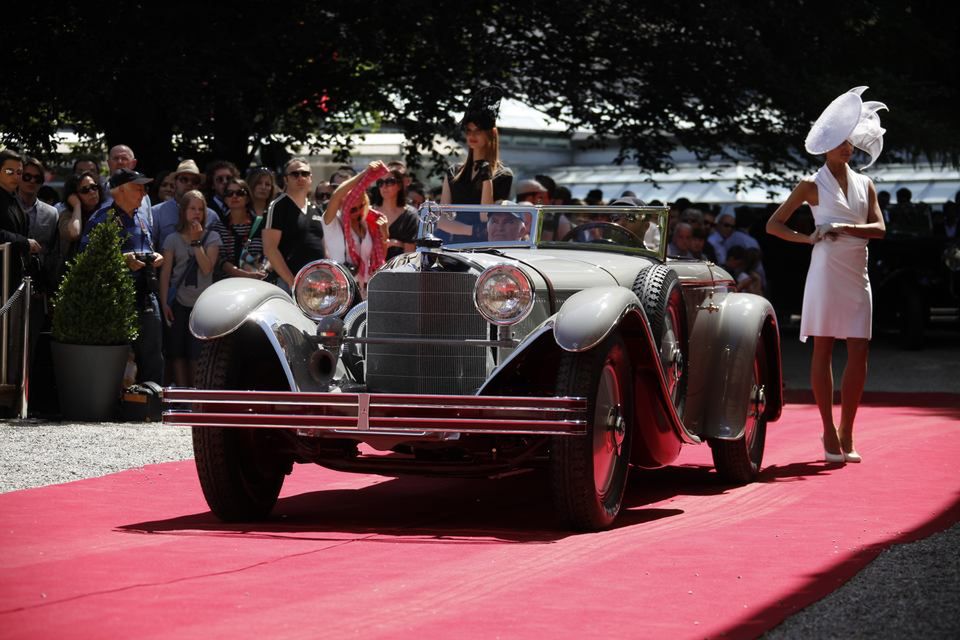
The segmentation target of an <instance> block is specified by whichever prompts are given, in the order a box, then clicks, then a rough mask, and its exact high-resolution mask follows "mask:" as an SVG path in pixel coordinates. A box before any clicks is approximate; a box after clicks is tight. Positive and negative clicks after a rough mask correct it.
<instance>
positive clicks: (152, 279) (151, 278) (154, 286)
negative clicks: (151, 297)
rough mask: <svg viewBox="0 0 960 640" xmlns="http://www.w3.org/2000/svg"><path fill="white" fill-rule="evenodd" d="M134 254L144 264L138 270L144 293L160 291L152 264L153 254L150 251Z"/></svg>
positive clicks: (155, 270)
mask: <svg viewBox="0 0 960 640" xmlns="http://www.w3.org/2000/svg"><path fill="white" fill-rule="evenodd" d="M134 256H135V257H136V258H137V260H139V261H140V262H142V263H143V264H145V265H146V266H145V267H144V268H143V269H141V270H140V273H141V275H140V282H141V283H142V284H143V291H144V293H146V294H150V293H154V294H156V293H160V280H159V279H158V278H157V269H156V267H154V266H153V260H154V258H155V256H154V255H153V254H152V253H146V252H145V253H136V254H134Z"/></svg>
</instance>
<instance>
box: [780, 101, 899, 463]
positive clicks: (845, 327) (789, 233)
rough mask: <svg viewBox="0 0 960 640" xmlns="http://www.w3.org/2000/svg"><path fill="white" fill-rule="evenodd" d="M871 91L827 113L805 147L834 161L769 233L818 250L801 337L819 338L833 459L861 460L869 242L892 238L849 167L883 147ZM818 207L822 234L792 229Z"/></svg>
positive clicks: (816, 346) (828, 456) (815, 372)
mask: <svg viewBox="0 0 960 640" xmlns="http://www.w3.org/2000/svg"><path fill="white" fill-rule="evenodd" d="M864 90H866V87H856V88H854V89H851V90H850V91H849V92H847V93H845V94H843V95H841V96H840V97H838V98H837V99H836V100H834V101H833V102H832V103H830V106H828V107H827V108H826V110H824V112H823V114H821V116H820V118H818V119H817V122H816V123H814V125H813V128H812V129H811V130H810V133H809V134H808V135H807V139H806V142H805V147H806V150H807V151H808V152H809V153H812V154H815V155H820V154H825V155H826V163H825V164H824V166H822V167H821V168H820V170H819V171H817V172H816V174H814V175H813V176H811V177H809V178H806V179H804V180H803V181H801V182H800V184H799V185H797V187H796V188H795V189H794V190H793V192H792V193H791V194H790V196H789V197H788V198H787V200H786V201H785V202H784V203H783V204H782V205H780V207H779V208H778V209H777V210H776V211H775V212H774V214H773V215H772V216H771V217H770V220H769V221H768V222H767V232H768V233H770V234H773V235H775V236H777V237H778V238H782V239H784V240H787V241H789V242H800V243H808V244H812V245H813V252H812V254H811V257H810V269H809V271H808V272H807V282H806V286H805V287H804V291H803V315H802V317H801V321H800V340H801V341H804V342H805V341H806V339H807V337H808V336H813V361H812V363H811V366H810V382H811V387H812V388H813V395H814V398H815V399H816V401H817V407H818V408H819V409H820V417H821V420H822V421H823V452H824V459H825V460H826V461H827V462H860V461H861V457H860V454H859V453H857V450H856V448H855V447H854V442H853V423H854V419H855V418H856V415H857V408H858V407H859V405H860V398H861V396H862V395H863V386H864V383H865V382H866V377H867V353H868V345H869V341H870V337H871V326H872V313H873V305H872V298H871V293H870V280H869V278H868V276H867V242H868V241H869V240H870V239H872V238H882V237H883V236H884V234H885V233H886V228H885V226H884V224H883V214H882V213H881V212H880V206H879V205H878V203H877V191H876V188H875V187H874V186H873V181H871V180H870V178H868V177H867V176H864V175H861V174H859V173H857V172H855V171H853V170H852V169H851V168H850V167H849V166H848V163H849V161H850V158H851V157H852V156H853V151H854V147H856V148H858V149H861V150H862V151H865V152H866V153H868V154H869V155H870V162H869V163H867V165H866V166H864V167H863V168H864V169H865V168H867V167H869V166H870V165H871V164H873V162H874V160H876V157H877V155H879V153H880V151H881V150H882V149H883V134H884V129H882V128H881V127H880V118H879V117H878V116H877V111H878V110H879V109H886V105H884V104H883V103H880V102H863V101H862V100H861V98H860V94H862V93H863V91H864ZM804 203H807V204H809V205H810V208H811V209H812V210H813V217H814V221H815V222H816V224H817V228H816V231H814V232H813V233H812V234H810V235H809V236H807V235H804V234H802V233H798V232H796V231H794V230H792V229H791V228H790V227H788V226H787V225H786V223H787V221H788V220H789V219H790V216H791V215H793V213H794V212H795V211H796V210H797V208H798V207H800V206H801V205H802V204H804ZM838 339H839V340H846V343H847V365H846V367H845V368H844V370H843V378H842V380H841V383H840V407H841V411H840V423H839V424H836V423H835V422H834V420H833V344H834V341H836V340H838Z"/></svg>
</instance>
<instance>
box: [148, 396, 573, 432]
mask: <svg viewBox="0 0 960 640" xmlns="http://www.w3.org/2000/svg"><path fill="white" fill-rule="evenodd" d="M163 404H164V412H163V422H164V423H165V424H169V425H174V426H183V427H246V428H267V429H298V430H301V431H303V430H308V431H310V430H316V431H318V432H330V433H331V434H335V433H349V434H356V435H361V436H362V435H377V434H389V435H398V434H410V435H411V436H415V435H421V434H427V433H449V432H456V433H488V434H510V435H584V434H586V432H587V400H586V398H566V397H564V398H554V397H533V398H531V397H520V396H441V395H412V394H391V393H300V392H291V391H211V390H200V389H174V388H168V389H164V390H163Z"/></svg>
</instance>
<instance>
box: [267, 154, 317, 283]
mask: <svg viewBox="0 0 960 640" xmlns="http://www.w3.org/2000/svg"><path fill="white" fill-rule="evenodd" d="M283 173H284V176H285V184H286V191H285V192H284V193H283V194H282V195H281V196H280V197H279V198H277V199H276V200H274V201H273V203H271V205H270V207H269V208H268V209H267V220H266V224H265V225H264V229H263V253H264V255H266V257H267V259H268V260H269V261H270V268H271V269H272V271H273V273H274V274H275V275H274V277H273V278H272V279H273V280H275V282H276V284H277V286H279V287H280V288H281V289H285V290H286V291H293V280H294V278H295V277H296V276H297V272H298V271H299V270H300V269H301V268H302V267H303V266H304V265H306V264H307V263H308V262H312V261H313V260H319V259H321V258H323V257H324V250H323V212H322V211H320V210H319V209H318V208H317V207H316V205H314V204H313V202H312V201H311V199H310V192H311V189H312V187H313V176H312V173H311V171H310V165H308V164H307V161H306V160H303V159H302V158H293V159H292V160H290V161H289V162H287V164H286V165H285V166H284V167H283Z"/></svg>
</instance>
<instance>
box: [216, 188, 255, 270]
mask: <svg viewBox="0 0 960 640" xmlns="http://www.w3.org/2000/svg"><path fill="white" fill-rule="evenodd" d="M223 201H224V203H225V204H226V205H227V215H226V216H224V218H223V220H218V221H217V222H216V223H214V224H213V226H212V227H211V228H212V229H213V230H214V231H216V232H217V234H218V235H219V236H220V238H221V239H222V240H223V246H222V247H221V250H220V258H221V260H222V264H221V269H220V270H221V273H222V275H223V276H225V277H228V278H255V279H257V280H263V279H264V278H265V277H266V275H267V272H266V265H264V262H263V218H262V217H261V216H258V215H256V214H254V213H253V209H252V208H251V206H250V203H251V199H250V188H249V187H248V186H247V182H246V181H245V180H241V179H240V178H231V179H230V180H229V181H228V182H227V186H226V187H224V189H223Z"/></svg>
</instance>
